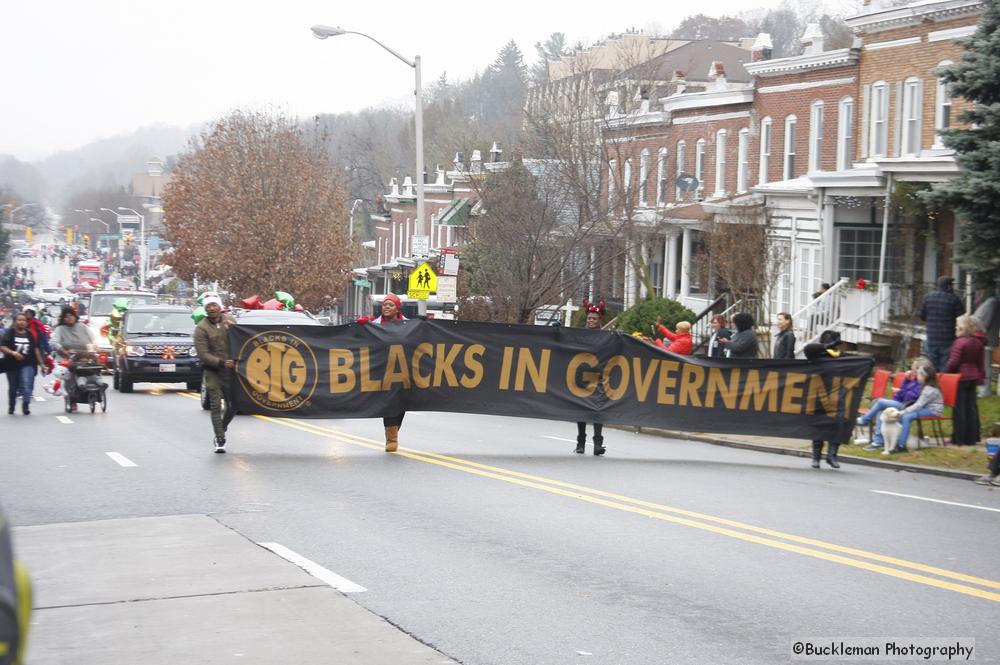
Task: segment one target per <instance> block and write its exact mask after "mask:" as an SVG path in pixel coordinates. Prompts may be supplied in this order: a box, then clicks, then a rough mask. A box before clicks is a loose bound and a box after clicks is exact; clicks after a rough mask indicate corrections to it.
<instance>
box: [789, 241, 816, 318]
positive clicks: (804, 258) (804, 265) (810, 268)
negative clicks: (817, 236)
mask: <svg viewBox="0 0 1000 665" xmlns="http://www.w3.org/2000/svg"><path fill="white" fill-rule="evenodd" d="M822 268H823V252H822V251H821V250H820V247H819V245H814V244H811V243H803V244H801V245H799V275H798V277H799V285H798V286H799V289H798V291H799V293H798V302H797V303H795V305H794V306H793V309H798V308H799V307H803V306H804V305H805V304H806V303H808V302H809V301H810V300H812V294H814V293H816V292H817V291H819V285H820V284H821V283H822V281H823V274H822Z"/></svg>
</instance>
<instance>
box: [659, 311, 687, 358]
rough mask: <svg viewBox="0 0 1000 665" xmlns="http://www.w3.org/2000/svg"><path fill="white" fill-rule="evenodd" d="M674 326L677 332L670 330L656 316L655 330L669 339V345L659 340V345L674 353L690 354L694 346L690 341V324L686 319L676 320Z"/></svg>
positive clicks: (680, 354)
mask: <svg viewBox="0 0 1000 665" xmlns="http://www.w3.org/2000/svg"><path fill="white" fill-rule="evenodd" d="M675 328H676V329H677V332H670V330H669V329H668V328H667V327H666V326H665V325H663V324H661V323H660V320H659V318H657V320H656V329H657V331H659V333H660V334H661V335H663V336H664V337H666V338H667V339H669V340H670V344H669V345H665V344H663V343H662V342H661V343H660V346H662V347H663V348H665V349H666V350H667V351H670V352H671V353H676V354H677V355H679V356H689V355H691V350H692V349H693V348H694V345H693V343H692V342H691V324H690V323H688V322H687V321H678V322H677V325H676V326H675ZM657 341H658V342H659V340H657Z"/></svg>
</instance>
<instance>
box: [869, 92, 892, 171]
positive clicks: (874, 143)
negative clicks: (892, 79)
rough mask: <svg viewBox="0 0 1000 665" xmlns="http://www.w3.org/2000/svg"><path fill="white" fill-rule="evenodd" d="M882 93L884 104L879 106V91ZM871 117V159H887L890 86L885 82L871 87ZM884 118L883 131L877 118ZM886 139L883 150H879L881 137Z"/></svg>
mask: <svg viewBox="0 0 1000 665" xmlns="http://www.w3.org/2000/svg"><path fill="white" fill-rule="evenodd" d="M880 90H881V91H882V93H883V94H882V103H881V104H878V91H880ZM870 107H871V108H870V111H871V117H870V118H868V122H869V123H870V126H871V129H870V130H869V131H868V140H869V142H870V143H869V145H868V154H869V156H871V157H887V156H888V155H889V84H887V83H886V82H885V81H876V82H875V83H872V87H871V104H870ZM880 115H881V117H882V130H881V132H880V131H879V127H878V125H877V124H876V122H877V120H876V119H877V118H878V117H879V116H880ZM880 134H881V135H882V136H883V138H884V143H883V146H882V150H879V145H878V144H879V135H880Z"/></svg>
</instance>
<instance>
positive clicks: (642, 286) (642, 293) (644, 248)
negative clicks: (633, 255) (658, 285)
mask: <svg viewBox="0 0 1000 665" xmlns="http://www.w3.org/2000/svg"><path fill="white" fill-rule="evenodd" d="M639 254H640V256H642V262H643V263H645V264H646V271H647V272H649V246H648V245H647V244H646V241H645V240H643V241H642V242H641V243H640V244H639ZM640 277H641V275H640V274H639V273H636V279H637V281H638V282H639V299H640V300H643V299H645V298H646V297H647V296H648V295H649V289H647V288H646V283H645V282H644V281H642V279H639V278H640Z"/></svg>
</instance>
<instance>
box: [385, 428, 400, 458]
mask: <svg viewBox="0 0 1000 665" xmlns="http://www.w3.org/2000/svg"><path fill="white" fill-rule="evenodd" d="M397 448H399V425H393V426H392V427H386V428H385V452H387V453H394V452H396V449H397Z"/></svg>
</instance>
